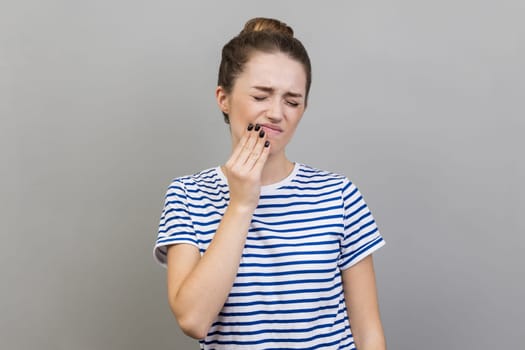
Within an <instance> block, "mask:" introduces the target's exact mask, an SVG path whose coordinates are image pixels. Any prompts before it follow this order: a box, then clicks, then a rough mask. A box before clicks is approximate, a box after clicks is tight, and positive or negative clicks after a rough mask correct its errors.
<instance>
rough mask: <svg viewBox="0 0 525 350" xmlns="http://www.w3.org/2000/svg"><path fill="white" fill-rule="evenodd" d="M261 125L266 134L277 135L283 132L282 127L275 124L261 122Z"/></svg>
mask: <svg viewBox="0 0 525 350" xmlns="http://www.w3.org/2000/svg"><path fill="white" fill-rule="evenodd" d="M261 127H262V128H263V130H264V132H265V133H267V134H268V135H279V134H280V133H282V132H283V129H281V128H280V127H278V126H277V125H272V124H261Z"/></svg>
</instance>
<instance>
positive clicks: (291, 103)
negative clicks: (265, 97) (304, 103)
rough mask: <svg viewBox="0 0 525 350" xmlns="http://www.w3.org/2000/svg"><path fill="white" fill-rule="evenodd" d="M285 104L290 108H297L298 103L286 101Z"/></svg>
mask: <svg viewBox="0 0 525 350" xmlns="http://www.w3.org/2000/svg"><path fill="white" fill-rule="evenodd" d="M286 104H287V105H289V106H291V107H298V106H299V103H297V102H294V101H286Z"/></svg>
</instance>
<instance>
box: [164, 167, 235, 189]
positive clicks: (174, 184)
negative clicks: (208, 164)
mask: <svg viewBox="0 0 525 350" xmlns="http://www.w3.org/2000/svg"><path fill="white" fill-rule="evenodd" d="M224 186H225V184H224V183H223V181H222V177H221V175H220V174H219V172H218V168H217V167H214V168H208V169H205V170H201V171H199V172H197V173H194V174H190V175H184V176H179V177H176V178H174V179H172V180H171V182H170V185H169V187H168V192H170V191H177V190H179V191H184V192H186V191H192V192H195V191H198V190H202V189H218V188H221V187H224Z"/></svg>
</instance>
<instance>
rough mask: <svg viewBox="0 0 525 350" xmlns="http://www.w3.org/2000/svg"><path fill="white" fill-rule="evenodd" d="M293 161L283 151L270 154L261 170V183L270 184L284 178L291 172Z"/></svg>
mask: <svg viewBox="0 0 525 350" xmlns="http://www.w3.org/2000/svg"><path fill="white" fill-rule="evenodd" d="M293 167H294V163H292V162H291V161H289V160H288V158H286V155H285V154H284V153H282V154H276V155H270V156H269V157H268V159H267V160H266V164H265V165H264V168H263V171H262V179H261V180H262V185H263V186H264V185H271V184H274V183H276V182H279V181H281V180H283V179H284V178H286V177H287V176H288V175H290V173H291V172H292V170H293Z"/></svg>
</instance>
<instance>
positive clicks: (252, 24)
mask: <svg viewBox="0 0 525 350" xmlns="http://www.w3.org/2000/svg"><path fill="white" fill-rule="evenodd" d="M260 31H268V32H274V33H279V34H283V35H286V36H289V37H292V38H293V29H292V28H291V27H290V26H288V25H287V24H286V23H284V22H281V21H279V20H277V19H273V18H264V17H256V18H252V19H250V20H249V21H248V22H246V24H245V25H244V28H243V30H242V31H241V33H240V34H247V33H251V32H260Z"/></svg>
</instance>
